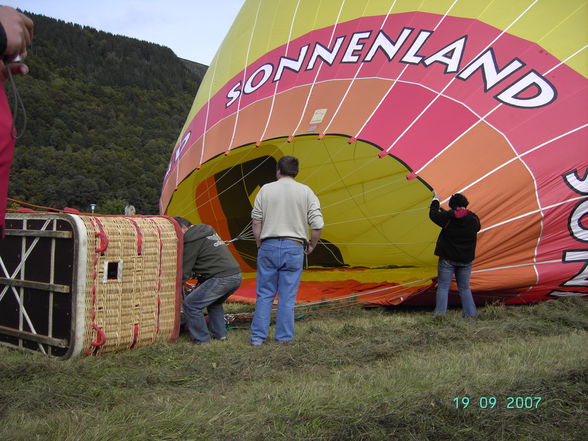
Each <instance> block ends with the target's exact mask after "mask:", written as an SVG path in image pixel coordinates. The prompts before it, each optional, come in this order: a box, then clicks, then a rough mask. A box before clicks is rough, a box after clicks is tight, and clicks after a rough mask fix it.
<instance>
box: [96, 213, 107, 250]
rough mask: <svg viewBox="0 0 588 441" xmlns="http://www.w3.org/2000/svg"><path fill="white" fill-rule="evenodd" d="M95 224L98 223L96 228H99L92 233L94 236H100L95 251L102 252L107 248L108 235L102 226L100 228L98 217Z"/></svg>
mask: <svg viewBox="0 0 588 441" xmlns="http://www.w3.org/2000/svg"><path fill="white" fill-rule="evenodd" d="M96 224H97V225H98V229H99V230H100V231H97V232H95V233H94V237H99V238H100V246H99V247H98V248H96V252H97V253H103V252H105V251H106V249H107V248H108V236H107V235H106V233H105V232H104V228H102V223H101V222H100V221H99V220H98V219H96Z"/></svg>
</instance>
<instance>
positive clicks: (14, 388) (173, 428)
mask: <svg viewBox="0 0 588 441" xmlns="http://www.w3.org/2000/svg"><path fill="white" fill-rule="evenodd" d="M479 312H480V316H479V318H478V319H476V320H464V319H462V318H461V311H460V310H453V311H450V313H449V314H448V316H447V317H445V318H442V319H435V320H433V319H431V315H430V312H429V311H423V310H414V309H413V310H411V309H406V308H397V309H390V310H384V309H367V310H365V309H361V308H359V307H353V308H347V309H341V310H335V311H329V312H324V313H321V314H316V315H310V316H307V317H305V318H304V319H302V320H300V321H298V322H297V323H296V342H295V343H294V344H291V345H278V344H276V343H273V342H271V341H269V342H267V343H266V344H265V345H263V346H262V347H259V348H253V347H250V346H249V344H248V337H249V332H248V331H247V330H246V329H236V330H231V331H230V333H229V341H227V342H225V343H221V342H214V343H212V344H210V345H208V346H195V345H192V344H191V343H190V342H189V340H188V338H187V336H185V335H183V336H182V337H181V338H180V339H179V340H178V342H177V343H175V344H160V345H154V346H149V347H143V348H139V349H137V350H134V351H127V352H121V353H118V354H110V355H105V356H102V357H100V356H99V357H92V358H76V359H72V360H69V361H59V360H56V359H51V358H46V357H43V356H41V355H35V354H23V353H20V352H16V351H12V350H10V349H6V348H0V373H1V374H0V440H6V441H19V440H27V441H29V440H43V441H52V440H55V441H73V440H76V441H77V440H84V441H85V440H88V441H98V440H129V441H134V440H137V441H138V440H153V441H155V440H158V441H159V440H161V441H163V440H166V441H167V440H170V441H171V440H182V441H186V440H227V441H229V440H231V441H233V440H253V441H255V440H333V441H335V440H337V441H342V440H350V441H351V440H353V441H357V440H402V441H404V440H414V441H427V440H432V441H433V440H434V441H439V440H476V441H477V440H509V441H510V440H533V441H536V440H545V441H555V440H562V441H563V440H565V441H570V440H583V439H586V438H585V437H586V433H588V419H587V412H586V408H587V406H588V387H587V377H588V375H587V372H588V350H587V348H588V334H587V330H588V302H586V301H584V300H582V299H562V300H558V301H552V302H545V303H542V304H538V305H532V306H521V307H504V306H487V307H485V308H481V309H480V310H479ZM464 396H468V397H470V399H471V404H470V405H469V406H468V407H467V408H465V409H462V408H460V409H456V405H455V401H454V398H455V397H464ZM480 397H495V398H496V399H497V405H496V406H495V407H494V408H487V409H481V408H480V406H479V399H480ZM508 397H541V401H540V402H539V405H538V407H537V408H532V409H524V408H523V409H517V408H512V409H509V408H507V404H508ZM513 404H514V403H513Z"/></svg>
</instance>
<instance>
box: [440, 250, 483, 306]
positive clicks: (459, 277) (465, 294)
mask: <svg viewBox="0 0 588 441" xmlns="http://www.w3.org/2000/svg"><path fill="white" fill-rule="evenodd" d="M471 273H472V262H469V263H462V262H455V261H453V260H447V259H439V266H438V275H439V278H438V281H437V298H436V302H435V311H434V312H433V315H445V314H446V313H447V297H448V295H449V286H450V285H451V278H452V277H453V275H454V274H455V281H456V282H457V288H458V290H459V297H460V298H461V306H462V308H463V316H464V317H475V316H476V304H475V303H474V298H473V296H472V291H471V290H470V275H471Z"/></svg>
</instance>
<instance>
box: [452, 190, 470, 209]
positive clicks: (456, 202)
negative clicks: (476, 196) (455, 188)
mask: <svg viewBox="0 0 588 441" xmlns="http://www.w3.org/2000/svg"><path fill="white" fill-rule="evenodd" d="M468 204H469V201H468V200H467V198H466V197H465V196H464V195H463V194H460V193H455V194H454V195H453V196H451V197H450V198H449V207H450V208H452V209H454V210H455V209H456V208H457V207H464V208H465V207H467V206H468Z"/></svg>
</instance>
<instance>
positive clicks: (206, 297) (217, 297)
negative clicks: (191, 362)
mask: <svg viewBox="0 0 588 441" xmlns="http://www.w3.org/2000/svg"><path fill="white" fill-rule="evenodd" d="M239 286H241V273H239V274H235V275H232V276H228V277H211V278H210V279H208V280H206V281H205V282H204V283H202V284H201V285H198V286H197V287H196V288H194V289H193V290H192V291H191V292H190V294H188V295H187V296H186V298H185V299H184V317H185V319H186V322H187V325H188V330H189V331H190V336H191V337H192V340H193V341H194V342H196V343H208V342H209V341H210V334H209V332H208V327H207V326H206V321H205V320H204V314H203V312H202V311H203V309H204V308H207V309H208V323H209V325H210V331H211V332H212V336H213V338H222V337H226V335H227V328H226V326H225V311H224V309H223V303H224V301H225V300H227V298H228V297H229V296H230V295H231V294H233V293H234V292H235V291H237V289H238V288H239Z"/></svg>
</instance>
